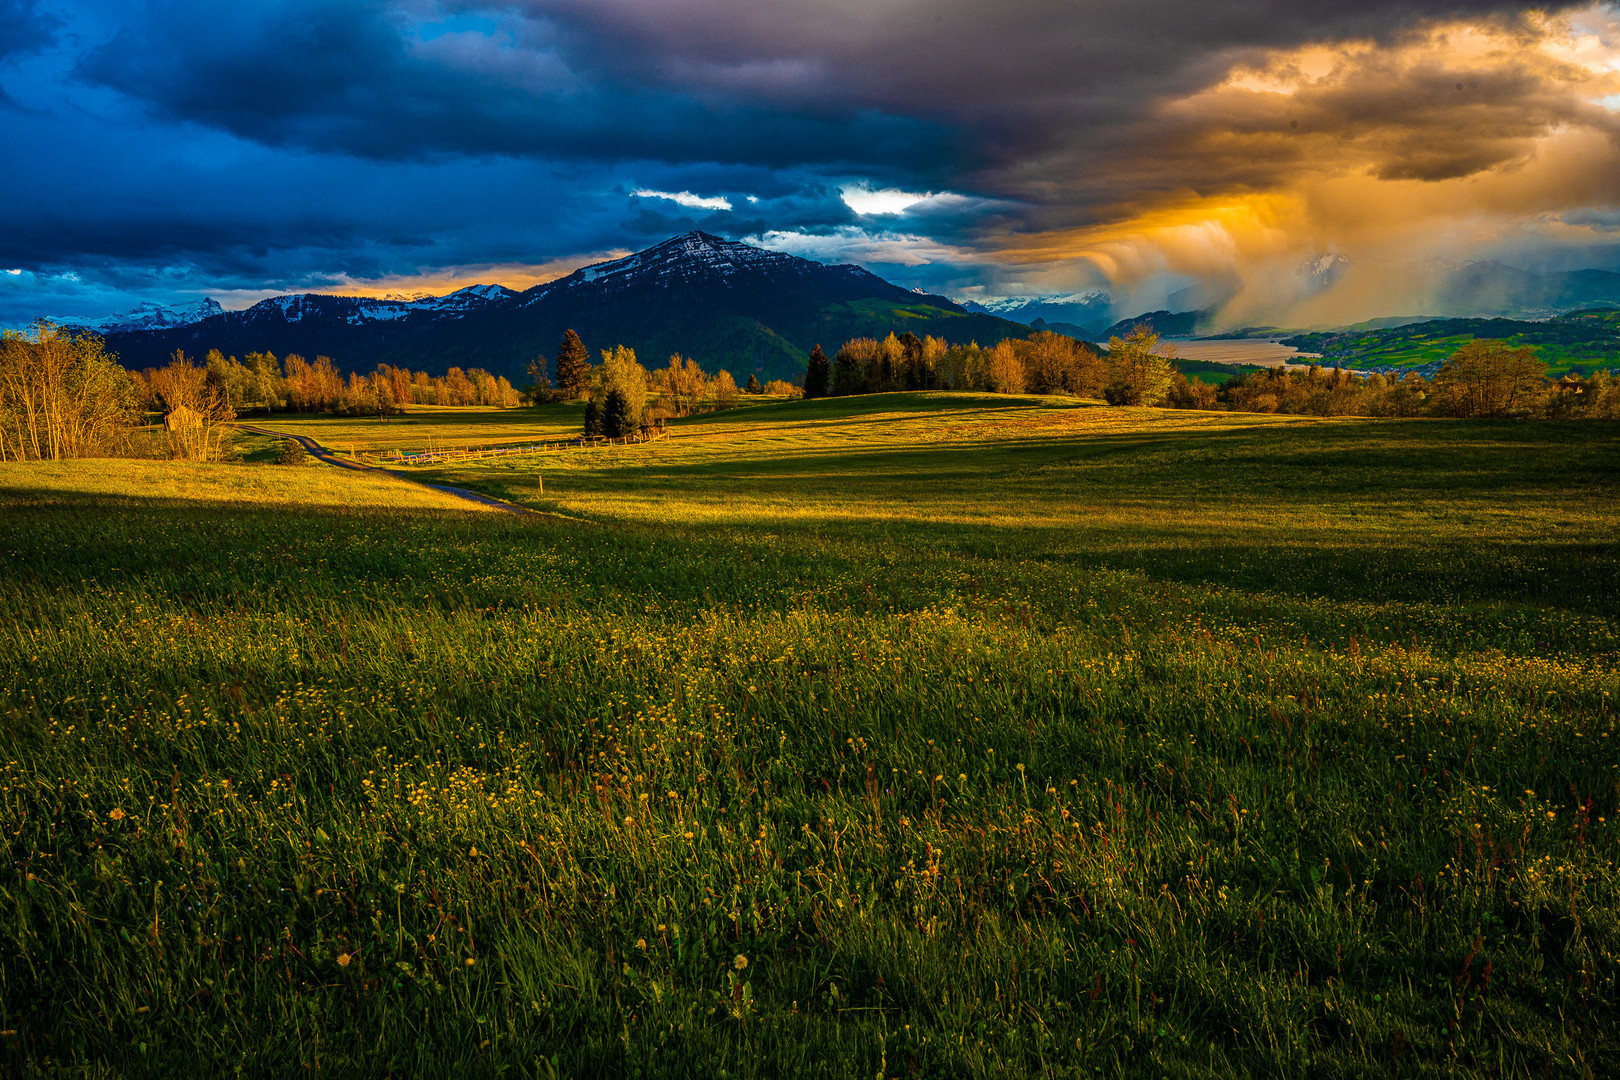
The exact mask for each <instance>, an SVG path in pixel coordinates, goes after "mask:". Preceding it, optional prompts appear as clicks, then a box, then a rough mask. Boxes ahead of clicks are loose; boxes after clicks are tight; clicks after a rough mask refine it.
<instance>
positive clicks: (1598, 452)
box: [0, 393, 1620, 1080]
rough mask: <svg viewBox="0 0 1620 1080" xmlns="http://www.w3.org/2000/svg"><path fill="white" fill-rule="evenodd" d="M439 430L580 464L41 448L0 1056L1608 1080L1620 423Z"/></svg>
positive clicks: (8, 487)
mask: <svg viewBox="0 0 1620 1080" xmlns="http://www.w3.org/2000/svg"><path fill="white" fill-rule="evenodd" d="M579 415H580V414H579V409H578V407H577V406H569V405H557V406H547V407H543V408H541V409H537V410H524V411H519V410H506V411H493V410H492V411H479V410H460V411H459V412H458V411H452V410H412V412H411V413H409V414H407V416H406V417H405V418H403V420H396V421H389V422H386V423H383V422H377V421H356V420H352V419H338V418H330V419H329V418H318V417H317V418H295V417H280V416H277V417H273V418H271V419H270V420H268V421H265V426H268V427H272V428H275V429H276V430H286V431H293V430H298V431H304V432H308V433H312V434H315V436H316V437H317V438H320V439H322V440H323V441H326V442H328V443H329V444H330V445H333V446H334V447H336V448H339V449H345V450H347V449H349V447H346V446H345V445H344V442H345V439H347V440H348V441H349V442H350V443H351V444H353V449H354V450H356V451H357V452H359V453H361V454H365V453H377V452H381V451H383V450H387V449H424V448H426V447H427V442H428V436H429V434H430V433H431V435H432V437H433V438H434V439H435V440H437V441H438V442H439V444H440V445H487V444H489V443H491V442H499V441H507V442H521V441H525V440H527V439H534V438H555V437H559V436H560V435H565V434H568V433H571V432H572V431H574V430H576V429H577V427H578V423H579ZM248 422H256V421H252V420H250V421H248ZM457 440H459V442H458V441H457ZM134 467H139V468H151V469H153V470H173V472H172V475H173V476H175V477H178V479H172V480H165V481H164V482H163V483H158V482H156V481H150V482H143V481H142V480H141V478H140V477H134V478H132V477H131V476H130V475H129V470H130V469H131V468H134ZM180 470H184V473H183V475H182V473H181V472H180ZM412 475H415V476H417V477H419V478H421V479H424V480H428V481H430V482H433V483H449V484H454V485H456V486H462V487H469V488H475V489H478V490H481V491H484V492H487V493H490V494H493V495H496V496H498V497H500V498H503V499H507V500H509V501H512V502H514V503H519V504H523V505H524V506H526V507H528V508H530V509H532V510H533V511H535V512H534V513H531V514H525V515H521V516H519V515H512V514H504V513H499V512H490V511H487V510H478V509H476V508H473V507H471V506H469V505H468V504H465V503H458V502H454V501H451V500H450V499H449V498H448V497H445V498H441V497H440V496H439V495H438V494H437V493H433V492H430V491H426V490H422V491H416V490H415V489H411V488H410V485H408V484H405V483H404V482H403V481H401V480H397V479H390V478H387V477H372V476H361V475H358V474H346V473H340V472H339V471H338V470H334V469H331V468H330V467H326V466H307V467H299V468H288V467H278V466H274V465H265V464H253V463H245V464H244V463H237V464H221V465H212V466H176V465H166V464H162V463H148V462H140V463H129V462H73V463H69V464H68V465H65V466H49V467H46V466H35V465H27V466H23V465H18V466H6V467H5V468H4V470H0V720H3V722H0V825H4V843H5V845H6V852H7V858H6V861H5V865H4V867H3V868H0V1074H5V1075H17V1076H28V1075H36V1074H37V1075H52V1076H54V1075H62V1076H87V1077H177V1076H193V1075H196V1076H216V1075H244V1076H272V1075H289V1074H293V1073H298V1074H311V1075H313V1074H319V1075H322V1076H334V1077H349V1076H367V1077H371V1076H390V1075H391V1076H411V1077H434V1076H453V1077H458V1078H459V1077H483V1076H520V1077H584V1076H612V1077H619V1076H647V1077H653V1076H693V1077H718V1076H727V1077H848V1076H866V1077H871V1076H879V1077H1000V1076H1015V1075H1030V1076H1051V1077H1116V1076H1118V1077H1151V1078H1160V1077H1174V1078H1193V1077H1199V1078H1211V1080H1214V1078H1230V1077H1285V1076H1302V1077H1303V1076H1332V1077H1340V1076H1343V1077H1383V1076H1401V1077H1430V1076H1432V1077H1441V1076H1445V1077H1459V1076H1461V1077H1475V1076H1477V1077H1520V1076H1523V1077H1543V1076H1556V1077H1603V1076H1612V1075H1616V1073H1620V986H1617V984H1616V980H1617V977H1620V869H1617V865H1616V858H1617V856H1620V829H1617V822H1616V816H1617V813H1620V805H1617V803H1620V748H1617V746H1616V745H1615V744H1616V742H1617V740H1620V735H1617V734H1616V701H1617V699H1620V545H1617V540H1616V533H1617V529H1616V524H1617V514H1616V509H1617V496H1620V425H1617V424H1613V423H1607V422H1596V421H1593V422H1581V423H1532V422H1487V421H1452V420H1428V419H1424V420H1373V419H1354V418H1345V419H1331V420H1324V419H1316V418H1305V417H1284V416H1269V415H1259V414H1236V413H1201V412H1196V411H1189V410H1175V411H1171V410H1157V409H1124V408H1109V407H1105V406H1102V405H1099V404H1095V403H1088V402H1075V401H1073V400H1069V399H1043V398H1033V397H1028V398H1009V397H1004V396H985V397H979V396H974V395H966V394H944V393H940V394H894V395H876V396H872V397H862V398H854V399H835V400H831V401H826V400H823V401H813V402H785V403H774V404H764V405H755V406H750V407H747V408H740V409H736V410H730V411H727V412H723V413H711V414H704V415H701V416H697V417H692V418H688V419H686V420H681V421H675V422H672V423H671V424H670V427H669V434H668V436H667V437H665V438H663V439H660V440H659V441H657V442H654V443H650V444H646V445H641V446H622V447H603V448H591V449H574V450H564V451H557V452H552V453H545V454H534V455H528V456H524V457H522V458H516V457H503V458H499V459H488V460H477V461H471V462H468V463H466V464H464V465H461V466H457V467H452V468H423V469H420V470H417V471H416V472H414V473H412ZM301 489H307V491H308V492H309V498H307V499H301V498H299V497H298V496H299V491H300V490H301ZM401 489H407V490H411V491H412V494H413V496H414V497H415V498H416V499H418V500H419V501H418V502H414V503H410V502H408V501H406V497H405V496H403V495H398V494H396V492H398V491H399V490H401Z"/></svg>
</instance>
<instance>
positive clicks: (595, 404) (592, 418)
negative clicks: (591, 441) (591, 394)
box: [585, 398, 602, 438]
mask: <svg viewBox="0 0 1620 1080" xmlns="http://www.w3.org/2000/svg"><path fill="white" fill-rule="evenodd" d="M600 434H602V403H601V402H600V401H597V400H596V399H595V398H592V399H591V400H589V401H587V402H586V403H585V435H586V437H587V438H589V437H591V436H594V435H600Z"/></svg>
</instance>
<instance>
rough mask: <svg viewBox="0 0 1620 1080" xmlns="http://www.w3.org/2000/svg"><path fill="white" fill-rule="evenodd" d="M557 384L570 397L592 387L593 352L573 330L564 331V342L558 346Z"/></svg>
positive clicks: (575, 396) (576, 395)
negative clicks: (588, 350)
mask: <svg viewBox="0 0 1620 1080" xmlns="http://www.w3.org/2000/svg"><path fill="white" fill-rule="evenodd" d="M557 385H558V386H559V387H561V388H562V391H563V393H565V394H567V395H568V396H569V397H570V398H577V397H579V396H580V395H581V394H583V393H585V391H587V390H589V389H590V388H591V354H590V353H589V352H587V351H586V350H585V343H584V342H583V341H581V340H579V335H578V334H576V333H574V332H573V330H565V331H563V337H562V344H561V345H559V346H558V347H557Z"/></svg>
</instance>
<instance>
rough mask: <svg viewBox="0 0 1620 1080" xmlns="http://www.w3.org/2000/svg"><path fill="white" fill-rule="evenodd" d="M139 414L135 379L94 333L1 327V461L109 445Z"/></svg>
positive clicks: (116, 443) (103, 449) (49, 457)
mask: <svg viewBox="0 0 1620 1080" xmlns="http://www.w3.org/2000/svg"><path fill="white" fill-rule="evenodd" d="M139 418H140V412H139V392H138V389H137V387H136V384H135V382H134V380H133V379H132V378H131V376H130V374H129V372H127V371H125V370H124V369H123V368H122V367H120V366H119V365H118V363H117V362H116V360H115V359H114V358H113V357H110V356H108V355H107V354H106V352H105V351H104V349H103V346H102V341H101V339H100V338H99V337H96V336H94V335H91V334H84V335H80V336H78V337H74V336H72V335H69V334H65V333H63V332H62V331H61V330H60V329H59V328H58V327H56V326H54V325H52V324H50V323H38V324H36V325H35V326H34V328H33V330H32V331H30V332H29V333H27V334H18V333H14V332H12V331H9V330H8V331H5V332H4V333H0V461H3V460H6V459H11V460H14V461H29V460H46V461H58V460H61V459H62V458H72V457H93V456H96V455H100V454H109V453H114V452H116V451H118V450H119V449H121V448H122V444H123V443H124V441H125V440H126V439H127V438H128V435H129V431H130V429H131V428H133V427H134V426H135V424H136V423H137V422H138V421H139Z"/></svg>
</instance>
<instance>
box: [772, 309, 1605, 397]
mask: <svg viewBox="0 0 1620 1080" xmlns="http://www.w3.org/2000/svg"><path fill="white" fill-rule="evenodd" d="M896 390H967V391H976V392H981V393H995V394H1067V395H1071V396H1074V397H1088V398H1102V399H1103V400H1105V401H1107V402H1109V403H1110V404H1115V405H1159V406H1166V407H1169V408H1179V409H1227V410H1232V411H1238V412H1275V413H1299V414H1310V415H1316V416H1453V417H1546V418H1554V419H1557V418H1577V417H1589V418H1602V419H1616V418H1620V379H1617V378H1616V377H1615V376H1614V375H1612V374H1611V373H1610V372H1608V371H1599V372H1597V373H1596V374H1594V375H1591V376H1589V377H1585V378H1583V377H1579V376H1573V375H1572V376H1566V377H1564V378H1563V379H1560V380H1556V381H1553V380H1549V379H1548V378H1547V365H1546V364H1545V363H1543V362H1542V361H1541V360H1540V359H1538V358H1537V356H1536V354H1535V350H1534V349H1532V348H1530V347H1528V346H1521V347H1519V348H1513V347H1511V346H1509V345H1508V344H1507V343H1505V342H1502V341H1489V340H1475V341H1471V342H1468V343H1466V344H1464V345H1463V346H1462V347H1461V348H1459V349H1457V351H1456V352H1454V353H1453V354H1452V355H1451V356H1450V357H1449V358H1447V360H1446V362H1445V363H1444V364H1443V365H1442V366H1441V368H1440V370H1439V371H1438V372H1436V373H1435V375H1434V377H1433V378H1424V377H1423V376H1422V375H1420V374H1417V373H1408V374H1406V375H1404V376H1397V375H1382V374H1368V375H1362V374H1358V373H1354V372H1350V371H1344V370H1340V369H1337V368H1322V367H1321V366H1319V365H1316V366H1312V367H1309V368H1305V369H1300V368H1289V369H1284V368H1264V369H1260V370H1251V371H1241V370H1240V371H1239V372H1238V373H1237V374H1235V375H1234V376H1233V377H1232V378H1231V379H1230V380H1228V381H1227V382H1226V383H1225V384H1223V385H1221V386H1218V387H1217V386H1215V385H1212V384H1210V383H1206V382H1203V381H1202V380H1199V379H1189V378H1188V377H1187V376H1186V375H1185V374H1183V373H1182V372H1180V371H1177V370H1176V368H1175V348H1174V346H1173V345H1171V344H1169V343H1166V342H1164V341H1162V340H1161V338H1160V337H1159V335H1158V334H1156V333H1154V332H1153V331H1152V330H1151V329H1150V328H1149V327H1146V326H1139V327H1137V328H1136V329H1135V330H1133V331H1132V332H1131V333H1130V334H1129V335H1127V336H1126V337H1124V338H1120V337H1111V338H1109V340H1108V347H1107V349H1106V351H1104V352H1102V353H1100V354H1099V353H1098V352H1097V351H1095V350H1093V349H1092V348H1091V347H1090V346H1088V345H1087V344H1086V343H1085V342H1082V341H1078V340H1076V339H1074V338H1070V337H1066V336H1064V335H1061V334H1054V333H1051V332H1049V331H1040V332H1037V333H1033V334H1031V335H1030V336H1029V337H1028V338H1026V339H1024V340H1022V341H1020V340H1016V339H1008V340H1006V341H1002V342H1000V343H998V344H996V345H995V346H993V347H991V348H981V347H980V346H979V345H978V343H976V342H974V343H970V344H968V345H952V344H950V343H948V342H946V341H944V340H942V339H940V338H935V337H923V338H919V337H917V336H916V335H914V334H909V333H907V334H900V335H895V334H890V335H889V336H888V337H886V338H884V339H883V340H881V341H878V340H875V339H872V338H854V339H851V340H849V341H846V342H845V343H844V345H843V347H841V348H840V349H839V350H838V353H837V355H836V357H835V358H834V359H833V360H832V361H831V362H830V363H829V362H828V360H827V357H826V355H825V354H824V353H823V352H822V350H821V346H819V345H818V346H816V347H815V349H813V350H812V351H811V354H810V360H809V363H808V364H807V365H806V369H805V382H804V396H805V397H807V398H817V397H836V396H841V395H846V394H872V393H886V392H890V391H896Z"/></svg>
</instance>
